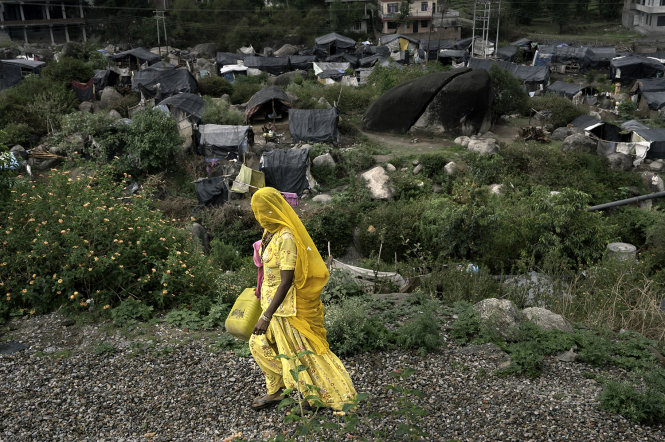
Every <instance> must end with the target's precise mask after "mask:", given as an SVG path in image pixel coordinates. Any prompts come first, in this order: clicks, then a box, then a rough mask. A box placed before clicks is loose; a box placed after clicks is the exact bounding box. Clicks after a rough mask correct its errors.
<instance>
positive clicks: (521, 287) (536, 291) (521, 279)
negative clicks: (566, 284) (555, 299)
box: [504, 271, 569, 306]
mask: <svg viewBox="0 0 665 442" xmlns="http://www.w3.org/2000/svg"><path fill="white" fill-rule="evenodd" d="M504 284H505V285H506V286H508V287H509V290H512V291H517V295H518V296H520V297H521V298H523V299H525V302H524V303H525V304H526V305H529V306H532V305H538V306H544V305H545V302H544V300H545V299H548V298H550V297H552V296H553V295H554V293H555V290H554V288H555V287H554V283H553V282H552V280H551V279H550V278H549V277H548V276H547V275H545V274H543V273H538V272H533V271H531V272H529V273H527V274H525V275H517V276H512V277H509V278H506V280H505V281H504ZM563 296H564V297H569V296H568V295H563Z"/></svg>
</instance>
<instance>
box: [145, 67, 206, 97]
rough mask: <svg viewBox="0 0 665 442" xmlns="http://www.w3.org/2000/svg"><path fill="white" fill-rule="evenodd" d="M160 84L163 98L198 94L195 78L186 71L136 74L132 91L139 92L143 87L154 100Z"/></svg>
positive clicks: (146, 71)
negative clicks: (183, 94)
mask: <svg viewBox="0 0 665 442" xmlns="http://www.w3.org/2000/svg"><path fill="white" fill-rule="evenodd" d="M158 83H159V89H160V91H161V94H162V98H164V97H170V96H171V95H175V94H180V93H182V92H189V93H196V92H197V91H198V85H197V83H196V79H195V78H194V76H193V75H192V74H191V73H190V72H189V71H188V70H187V69H186V68H179V69H164V70H162V69H155V70H150V69H144V70H142V71H140V72H137V73H136V74H134V78H132V89H133V90H139V85H140V86H143V88H144V89H143V92H144V94H145V93H146V92H147V94H148V95H149V97H147V98H152V97H154V96H155V95H156V94H157V90H156V89H155V86H156V85H157V84H158Z"/></svg>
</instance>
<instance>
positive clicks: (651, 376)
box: [600, 368, 665, 424]
mask: <svg viewBox="0 0 665 442" xmlns="http://www.w3.org/2000/svg"><path fill="white" fill-rule="evenodd" d="M603 384H604V388H603V391H602V393H601V394H600V407H601V408H602V409H604V410H607V411H610V412H613V413H619V414H621V415H622V416H624V417H625V418H627V419H630V420H631V421H633V422H637V423H643V424H662V423H663V422H665V371H664V370H663V369H662V368H657V369H656V370H653V371H651V372H647V373H639V374H638V375H636V376H635V377H634V379H633V380H631V381H613V380H606V381H604V382H603Z"/></svg>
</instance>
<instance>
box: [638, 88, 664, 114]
mask: <svg viewBox="0 0 665 442" xmlns="http://www.w3.org/2000/svg"><path fill="white" fill-rule="evenodd" d="M642 98H644V99H645V100H646V101H647V104H648V106H649V109H651V110H660V109H662V108H663V107H665V91H657V92H642Z"/></svg>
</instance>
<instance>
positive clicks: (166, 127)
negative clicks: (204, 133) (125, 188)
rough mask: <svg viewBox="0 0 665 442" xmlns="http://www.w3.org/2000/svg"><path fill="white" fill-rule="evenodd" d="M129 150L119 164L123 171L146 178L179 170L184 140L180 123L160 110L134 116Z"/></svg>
mask: <svg viewBox="0 0 665 442" xmlns="http://www.w3.org/2000/svg"><path fill="white" fill-rule="evenodd" d="M124 138H125V151H124V155H123V156H122V157H120V160H119V161H118V167H119V169H120V170H121V171H123V172H127V173H130V174H132V175H135V176H142V175H146V174H151V173H157V172H162V171H166V170H175V169H177V168H178V167H179V164H180V162H179V158H180V157H181V156H182V149H181V146H182V137H181V136H180V134H179V132H178V126H177V125H176V122H175V121H174V120H173V119H172V118H171V117H169V116H168V115H165V114H164V113H163V112H161V111H159V110H145V111H143V112H140V113H138V114H136V115H134V118H133V119H132V122H131V124H130V125H129V126H128V128H127V132H126V133H125V135H124Z"/></svg>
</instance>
